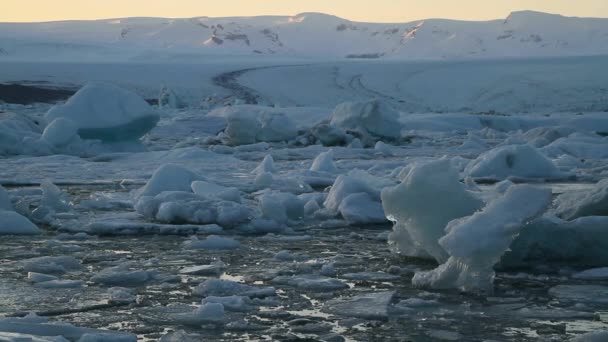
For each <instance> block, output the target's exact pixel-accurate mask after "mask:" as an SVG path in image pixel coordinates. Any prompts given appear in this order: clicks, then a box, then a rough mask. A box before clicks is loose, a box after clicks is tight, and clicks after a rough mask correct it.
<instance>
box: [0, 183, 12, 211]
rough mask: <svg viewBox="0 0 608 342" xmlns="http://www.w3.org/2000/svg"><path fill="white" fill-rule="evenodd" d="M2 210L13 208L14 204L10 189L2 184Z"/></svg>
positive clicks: (0, 190)
mask: <svg viewBox="0 0 608 342" xmlns="http://www.w3.org/2000/svg"><path fill="white" fill-rule="evenodd" d="M0 210H8V211H12V210H13V204H12V203H11V199H10V197H9V196H8V191H6V189H5V188H4V187H3V186H2V185H0Z"/></svg>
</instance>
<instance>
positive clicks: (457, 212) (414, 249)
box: [382, 159, 483, 262]
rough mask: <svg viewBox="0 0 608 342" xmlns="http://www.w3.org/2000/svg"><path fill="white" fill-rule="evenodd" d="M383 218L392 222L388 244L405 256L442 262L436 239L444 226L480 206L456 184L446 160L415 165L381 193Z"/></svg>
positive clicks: (443, 255)
mask: <svg viewBox="0 0 608 342" xmlns="http://www.w3.org/2000/svg"><path fill="white" fill-rule="evenodd" d="M382 205H383V206H384V211H385V213H386V215H387V217H388V218H389V219H390V220H391V221H393V222H395V225H394V227H393V233H392V235H391V238H390V239H391V243H392V244H393V245H394V247H395V248H396V250H397V252H399V253H401V254H404V255H408V256H425V255H431V256H432V257H433V258H435V260H437V261H438V262H445V261H446V260H447V258H448V254H447V252H446V251H445V250H444V249H443V248H442V247H441V246H440V245H439V243H438V240H439V238H441V237H442V236H443V235H444V234H445V230H444V229H445V227H446V225H447V224H448V223H449V222H450V221H452V220H454V219H457V218H460V217H463V216H468V215H471V214H473V213H474V212H475V211H477V210H478V209H480V208H481V207H482V206H483V203H482V202H481V200H479V199H477V198H476V197H475V196H473V195H472V194H471V193H470V192H469V191H468V190H467V189H466V188H465V186H464V185H463V184H462V183H460V180H459V176H458V171H457V170H456V169H455V168H454V167H453V166H452V164H451V161H450V160H449V159H441V160H437V161H432V162H428V163H422V164H419V165H415V166H414V167H413V168H412V169H411V170H410V171H409V173H408V174H407V176H406V177H405V179H403V182H402V183H401V184H400V185H397V186H395V187H392V188H386V189H384V191H383V192H382Z"/></svg>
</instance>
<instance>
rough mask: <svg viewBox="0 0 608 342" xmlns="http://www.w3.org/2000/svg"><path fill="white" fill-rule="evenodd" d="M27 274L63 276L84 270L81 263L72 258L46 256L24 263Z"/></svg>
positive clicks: (24, 261)
mask: <svg viewBox="0 0 608 342" xmlns="http://www.w3.org/2000/svg"><path fill="white" fill-rule="evenodd" d="M22 263H23V270H24V271H26V272H35V273H44V274H63V273H66V272H71V271H79V270H81V269H82V264H81V263H80V261H78V260H76V259H75V258H74V257H71V256H44V257H37V258H32V259H26V260H23V261H22Z"/></svg>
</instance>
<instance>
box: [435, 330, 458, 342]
mask: <svg viewBox="0 0 608 342" xmlns="http://www.w3.org/2000/svg"><path fill="white" fill-rule="evenodd" d="M426 334H427V335H428V336H429V337H431V338H433V339H436V340H443V341H462V339H463V336H462V335H461V334H460V333H458V332H456V331H449V330H437V329H433V330H430V331H428V332H427V333H426Z"/></svg>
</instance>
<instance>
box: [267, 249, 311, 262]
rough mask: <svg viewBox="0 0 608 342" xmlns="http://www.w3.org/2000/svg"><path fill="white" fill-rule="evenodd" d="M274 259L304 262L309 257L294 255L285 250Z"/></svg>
mask: <svg viewBox="0 0 608 342" xmlns="http://www.w3.org/2000/svg"><path fill="white" fill-rule="evenodd" d="M274 258H275V259H276V260H280V261H303V260H306V259H308V256H306V255H301V254H293V253H291V252H290V251H287V250H283V251H280V252H278V253H277V254H275V255H274Z"/></svg>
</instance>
